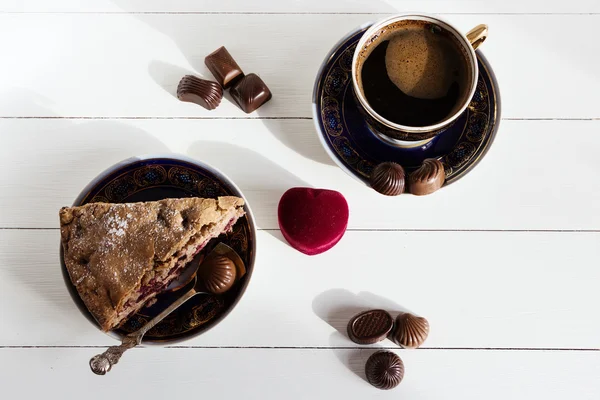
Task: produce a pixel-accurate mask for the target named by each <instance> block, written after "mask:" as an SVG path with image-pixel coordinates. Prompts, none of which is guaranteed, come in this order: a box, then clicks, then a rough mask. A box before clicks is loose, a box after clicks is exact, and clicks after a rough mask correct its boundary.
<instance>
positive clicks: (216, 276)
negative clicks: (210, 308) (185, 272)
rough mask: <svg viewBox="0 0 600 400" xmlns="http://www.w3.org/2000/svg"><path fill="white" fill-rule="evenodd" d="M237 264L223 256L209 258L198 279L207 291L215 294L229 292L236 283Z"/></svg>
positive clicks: (202, 265) (202, 266)
mask: <svg viewBox="0 0 600 400" xmlns="http://www.w3.org/2000/svg"><path fill="white" fill-rule="evenodd" d="M235 275H236V269H235V264H234V263H233V261H231V260H230V259H229V258H227V257H225V256H221V255H216V256H214V257H209V258H208V259H207V260H206V261H204V262H203V263H202V264H201V265H200V268H199V269H198V279H199V280H200V281H201V282H203V283H204V286H205V287H206V289H207V290H208V291H209V292H211V293H214V294H221V293H225V292H226V291H228V290H229V289H230V288H231V286H233V283H234V281H235Z"/></svg>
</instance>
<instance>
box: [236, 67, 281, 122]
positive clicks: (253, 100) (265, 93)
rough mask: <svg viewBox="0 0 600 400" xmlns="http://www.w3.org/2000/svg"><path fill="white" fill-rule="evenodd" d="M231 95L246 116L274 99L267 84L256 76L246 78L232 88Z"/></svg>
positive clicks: (249, 75)
mask: <svg viewBox="0 0 600 400" xmlns="http://www.w3.org/2000/svg"><path fill="white" fill-rule="evenodd" d="M229 94H230V95H231V97H232V98H233V100H235V102H236V103H237V105H238V106H240V108H241V109H242V110H243V111H244V112H245V113H246V114H249V113H251V112H253V111H255V110H256V109H258V108H259V107H260V106H262V105H263V104H265V103H266V102H267V101H269V100H271V97H273V96H272V94H271V90H269V88H268V86H267V84H266V83H265V82H264V81H263V80H262V79H260V77H259V76H258V75H256V74H248V75H246V76H244V77H243V78H242V79H241V80H240V81H239V82H238V83H236V84H235V85H233V86H232V87H231V89H230V90H229Z"/></svg>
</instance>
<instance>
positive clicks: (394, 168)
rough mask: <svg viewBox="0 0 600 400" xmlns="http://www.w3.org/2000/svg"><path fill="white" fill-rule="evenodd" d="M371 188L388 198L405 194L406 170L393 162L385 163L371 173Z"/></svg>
mask: <svg viewBox="0 0 600 400" xmlns="http://www.w3.org/2000/svg"><path fill="white" fill-rule="evenodd" d="M370 181H371V187H372V188H373V189H375V190H376V191H378V192H379V193H381V194H384V195H386V196H398V195H399V194H402V192H404V168H402V166H401V165H399V164H396V163H393V162H383V163H381V164H379V165H377V166H376V167H375V168H374V169H373V172H371V178H370Z"/></svg>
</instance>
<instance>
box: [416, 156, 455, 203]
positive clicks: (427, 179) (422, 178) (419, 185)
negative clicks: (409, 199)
mask: <svg viewBox="0 0 600 400" xmlns="http://www.w3.org/2000/svg"><path fill="white" fill-rule="evenodd" d="M445 180H446V171H445V170H444V164H442V162H441V161H440V160H437V159H435V158H428V159H426V160H425V161H423V164H421V166H420V167H419V169H417V170H416V171H414V172H413V173H411V174H410V175H409V177H408V190H410V192H411V193H412V194H415V195H417V196H422V195H426V194H431V193H433V192H435V191H436V190H438V189H439V188H441V187H442V185H443V184H444V181H445Z"/></svg>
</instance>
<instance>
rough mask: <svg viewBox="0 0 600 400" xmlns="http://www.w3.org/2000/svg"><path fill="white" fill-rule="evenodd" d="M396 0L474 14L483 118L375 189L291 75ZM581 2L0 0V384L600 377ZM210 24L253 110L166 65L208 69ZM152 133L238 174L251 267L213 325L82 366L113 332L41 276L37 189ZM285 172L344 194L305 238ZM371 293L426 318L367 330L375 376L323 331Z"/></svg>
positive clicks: (449, 386)
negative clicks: (453, 146) (329, 135)
mask: <svg viewBox="0 0 600 400" xmlns="http://www.w3.org/2000/svg"><path fill="white" fill-rule="evenodd" d="M408 10H419V11H425V12H432V13H438V14H441V15H443V16H444V17H445V18H447V19H449V20H450V21H451V22H453V23H455V24H456V25H457V26H458V27H459V28H460V29H462V30H463V31H466V30H468V29H470V28H471V27H473V26H474V25H476V24H478V23H487V24H488V25H489V26H490V38H489V40H488V41H487V42H486V43H485V45H484V46H483V50H484V52H485V54H486V56H487V57H488V59H489V60H490V63H491V64H492V66H493V68H494V70H495V72H496V74H497V77H498V80H499V82H500V89H501V91H502V100H503V104H502V106H503V120H502V124H501V127H500V131H499V133H498V136H497V139H496V141H495V143H494V144H493V146H492V148H491V151H490V152H489V154H488V155H487V156H486V157H485V158H484V160H483V161H482V162H481V164H479V166H477V168H476V169H474V170H473V171H472V172H471V173H469V174H468V175H467V176H466V177H465V178H464V179H462V180H461V181H460V182H458V183H456V184H454V185H452V186H450V187H448V188H445V189H444V190H442V191H440V192H438V193H437V194H435V195H432V196H429V197H423V198H416V197H412V196H402V197H400V198H385V197H384V196H380V195H377V194H376V193H375V192H373V191H371V190H369V189H367V188H366V187H363V186H361V185H360V184H358V183H357V182H356V181H355V180H354V179H352V178H351V177H349V176H347V175H346V174H345V173H344V172H342V170H341V169H339V168H338V167H336V166H335V165H334V164H333V162H332V161H331V160H329V158H328V157H327V155H326V153H325V151H324V150H323V149H322V148H321V145H320V144H319V140H318V138H317V136H316V134H315V131H314V128H313V123H312V121H311V108H310V107H311V106H310V96H311V91H312V86H313V82H314V78H315V73H316V71H317V69H318V67H319V65H320V63H321V61H322V59H323V57H324V56H325V54H326V53H327V51H328V50H329V49H330V48H331V46H332V45H333V44H334V43H335V42H336V41H337V40H338V39H339V38H340V37H342V36H343V35H344V34H345V33H347V32H348V31H350V30H352V29H353V28H355V27H356V26H358V25H360V24H362V23H364V22H366V21H369V20H375V19H378V18H380V17H382V16H384V15H386V14H392V13H395V12H398V11H408ZM599 25H600V1H598V0H569V1H549V0H519V1H512V0H505V1H495V0H486V1H470V0H454V1H451V0H429V1H428V0H421V1H416V0H415V1H408V0H406V1H402V0H388V1H381V0H363V1H360V0H351V1H344V0H327V1H323V0H306V1H283V0H281V1H275V0H272V1H269V0H253V1H248V0H235V1H233V0H232V1H215V0H52V1H48V0H3V1H0V60H1V61H0V72H1V73H0V171H1V173H0V398H3V399H31V398H42V397H44V398H77V399H86V400H87V399H102V400H105V399H109V398H117V399H126V398H140V399H143V398H172V399H177V398H183V396H186V398H190V397H195V398H199V399H221V398H223V399H229V398H238V397H239V398H243V399H337V398H357V399H363V398H402V399H486V400H489V399H502V400H504V399H533V398H540V399H565V398H572V399H579V400H582V399H595V400H597V399H599V398H600V379H599V378H600V313H599V312H598V306H599V304H600V290H599V289H598V287H599V283H600V266H599V262H598V260H599V258H600V247H599V246H598V241H599V240H600V183H599V179H598V176H599V172H600V157H599V156H598V154H599V151H600V77H599V74H598V71H600V45H599V42H598V26H599ZM221 45H225V46H226V47H227V48H228V49H229V50H230V51H231V53H232V54H233V55H234V57H235V58H236V60H237V61H238V62H239V64H240V65H241V66H242V67H243V69H244V70H245V71H246V72H257V73H259V74H260V75H261V76H262V78H263V79H264V80H265V81H266V82H267V84H268V85H269V86H270V88H271V89H272V91H273V93H274V98H273V100H272V101H271V102H269V103H268V104H267V105H265V106H264V107H263V108H261V109H260V110H259V112H258V113H255V114H251V115H246V114H244V113H243V112H242V111H241V110H239V109H238V108H237V107H236V106H235V105H233V104H232V103H231V102H230V101H228V100H224V101H223V103H222V104H221V106H220V107H219V108H218V109H217V110H215V111H213V112H208V111H206V110H204V109H202V108H200V107H198V106H196V105H193V104H189V103H181V102H179V101H177V100H176V98H175V97H174V95H173V93H174V91H175V88H176V85H177V82H178V80H179V78H180V77H181V76H183V75H184V74H187V73H193V74H195V75H197V76H201V77H210V73H209V72H208V71H207V69H206V68H205V66H204V57H205V55H207V54H208V53H209V52H211V51H213V50H214V49H216V48H217V47H219V46H221ZM164 152H177V153H182V154H186V155H188V156H191V157H195V158H197V159H200V160H203V161H206V162H208V163H210V164H212V165H214V166H215V167H217V168H219V169H221V170H223V171H224V172H225V173H226V174H228V175H229V176H230V177H231V178H232V179H233V180H234V181H235V182H236V183H237V184H238V185H239V186H240V187H241V189H242V190H243V191H244V193H245V194H246V196H247V198H248V200H249V202H250V203H251V205H252V207H253V209H254V211H255V215H256V218H257V223H258V226H259V228H260V230H259V233H258V253H257V254H258V260H257V264H256V268H255V273H254V276H253V278H252V282H251V284H250V286H249V289H248V291H247V292H246V295H245V297H244V298H243V300H242V302H241V303H240V304H239V306H238V307H237V308H236V310H235V311H234V312H233V313H232V314H231V315H230V316H229V317H228V318H226V320H225V321H223V322H222V323H221V324H220V325H218V326H217V327H216V328H215V329H213V330H211V331H209V332H208V333H207V334H205V335H202V336H200V337H197V338H195V339H193V340H191V341H189V342H185V343H184V344H183V345H179V346H173V347H166V348H156V347H151V348H138V349H134V350H132V351H131V352H130V353H128V354H126V355H125V356H124V358H123V360H122V361H121V363H120V364H119V365H118V366H116V367H115V370H114V371H112V372H111V373H110V374H109V375H107V376H105V377H98V376H95V375H93V374H92V373H91V372H90V371H89V368H88V365H87V360H88V359H89V357H90V356H91V355H93V354H95V353H97V352H98V351H99V349H101V348H103V347H105V346H107V345H111V344H114V341H113V339H111V338H109V337H108V336H106V335H105V334H103V333H101V332H99V331H98V330H97V329H96V328H95V327H93V326H92V325H91V324H90V323H89V322H88V321H87V320H86V319H85V318H84V317H82V316H81V314H80V313H79V311H78V310H77V308H76V306H75V305H74V303H73V302H72V300H71V298H70V297H69V295H68V293H67V290H66V288H65V286H64V284H63V281H62V276H61V273H60V266H59V256H58V240H59V232H58V229H57V228H58V217H57V211H58V209H59V208H60V207H61V206H64V205H69V204H71V202H72V201H73V199H74V198H75V196H76V195H77V194H78V193H79V191H80V190H81V189H82V188H83V187H84V186H85V184H86V183H88V182H89V181H90V180H91V179H92V178H93V177H94V176H96V175H97V174H98V173H99V172H100V171H102V170H103V169H105V168H106V167H108V166H110V165H112V164H113V163H115V162H117V161H119V160H121V159H124V158H127V157H129V156H133V155H139V154H146V153H164ZM306 185H309V186H313V187H323V188H329V189H335V190H339V191H341V192H342V193H343V194H344V195H345V196H346V198H347V199H348V202H349V205H350V209H351V217H350V223H349V229H348V232H347V233H346V235H345V237H344V238H343V240H342V241H341V242H340V243H339V244H338V245H337V246H336V247H334V248H333V249H332V250H331V251H329V252H327V253H325V254H322V255H319V256H316V257H307V256H304V255H302V254H300V253H298V252H297V251H295V250H293V249H292V248H290V247H289V246H288V245H287V244H286V243H285V241H284V239H283V237H282V236H281V233H280V231H279V229H278V225H277V219H276V206H277V202H278V200H279V197H280V195H281V194H282V193H283V192H284V191H285V190H286V189H288V188H290V187H293V186H306ZM381 210H386V213H385V214H383V213H382V211H381ZM369 307H382V308H386V309H389V310H390V311H397V310H400V309H404V308H405V309H409V310H412V311H413V312H415V313H418V314H421V315H423V316H425V317H427V318H428V319H429V321H430V323H431V334H430V337H429V339H428V340H427V342H426V344H425V346H424V347H423V348H421V349H418V350H398V349H397V348H396V347H394V346H393V345H392V344H391V342H387V341H386V342H382V343H381V344H380V345H379V347H389V348H393V349H394V351H397V352H398V354H399V355H400V356H401V357H402V358H403V360H404V363H405V367H406V375H405V379H404V382H403V383H402V384H401V385H400V386H399V387H398V388H397V389H395V390H393V391H389V392H384V391H378V390H377V389H374V388H372V387H371V386H370V385H369V384H368V383H366V382H365V380H364V379H363V376H362V374H363V373H362V370H363V368H364V362H365V360H366V358H367V357H368V356H369V355H370V354H371V353H372V352H373V351H374V348H377V346H371V347H360V346H357V345H355V344H354V343H352V342H350V341H349V340H348V339H347V337H345V336H344V335H343V334H342V333H340V331H342V332H343V330H344V329H345V324H346V322H347V320H348V318H349V316H350V315H352V314H353V313H354V312H355V311H357V310H360V309H365V308H369ZM59 396H61V397H59Z"/></svg>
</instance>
